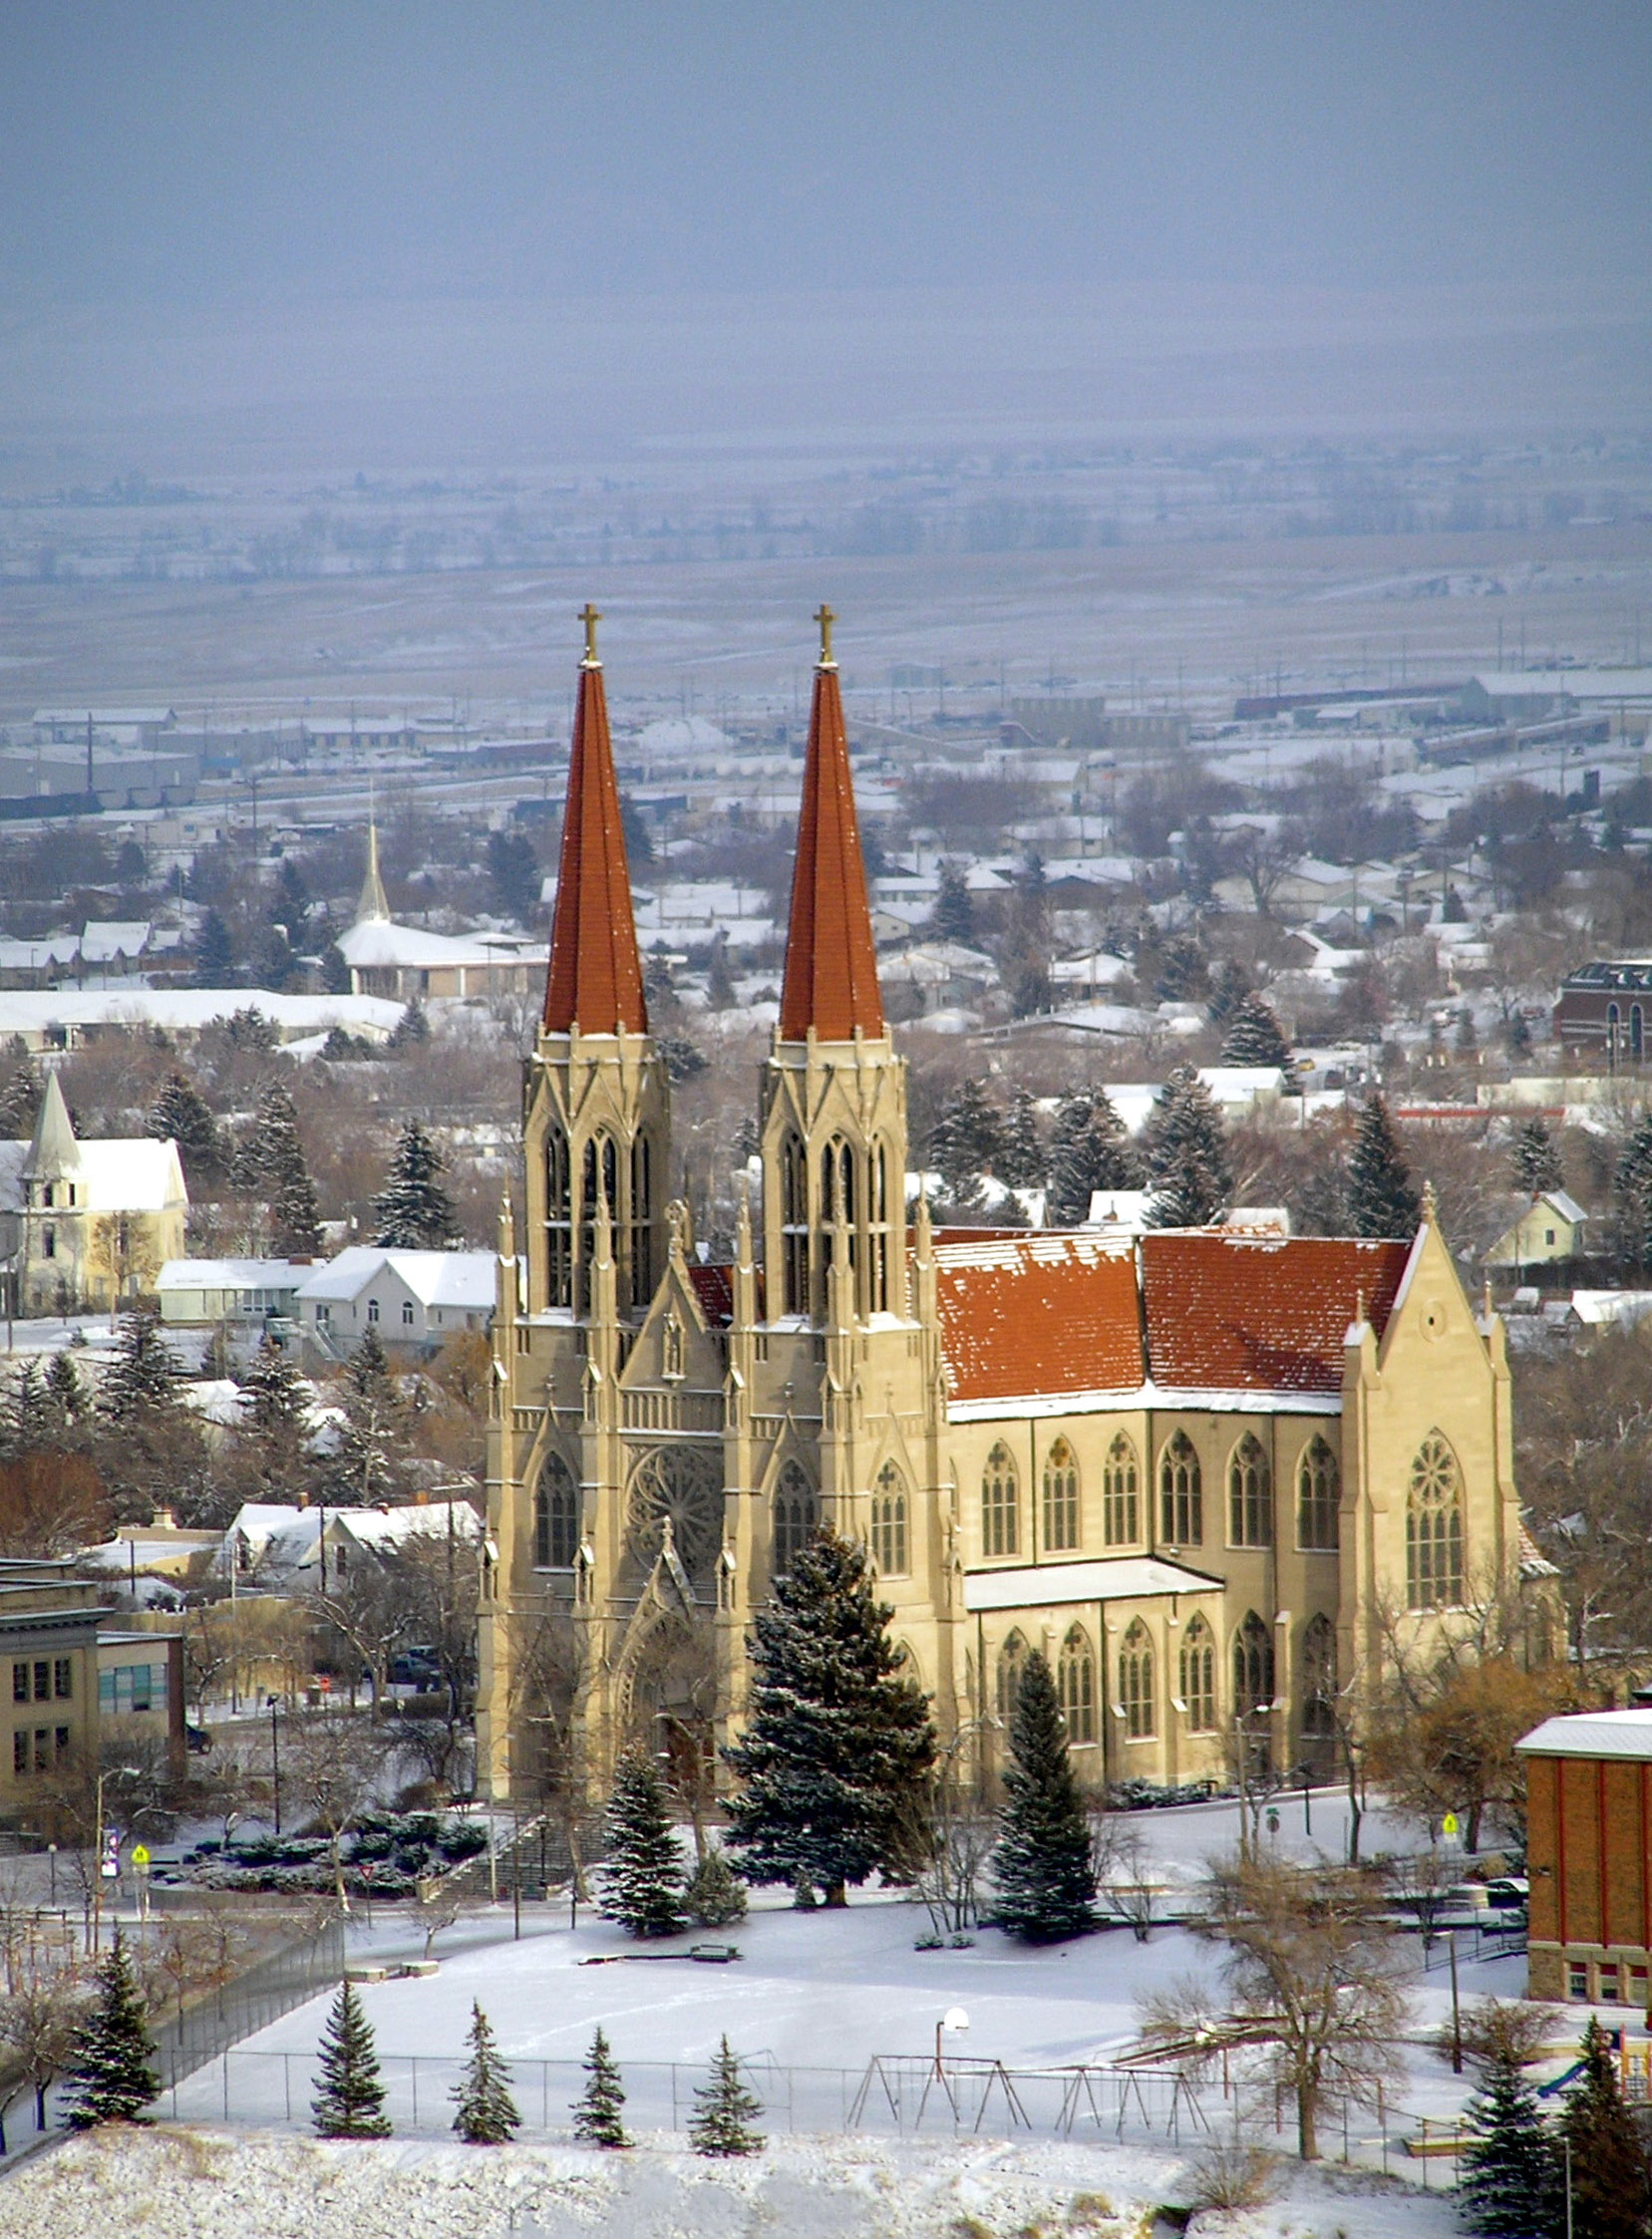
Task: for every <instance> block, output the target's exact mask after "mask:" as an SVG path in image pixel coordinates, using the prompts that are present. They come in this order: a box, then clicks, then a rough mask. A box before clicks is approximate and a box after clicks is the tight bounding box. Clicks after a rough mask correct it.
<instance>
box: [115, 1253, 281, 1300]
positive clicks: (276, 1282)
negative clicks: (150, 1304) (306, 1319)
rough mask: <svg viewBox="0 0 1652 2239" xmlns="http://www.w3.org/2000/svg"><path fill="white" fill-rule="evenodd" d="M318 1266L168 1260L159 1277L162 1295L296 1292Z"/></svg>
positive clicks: (267, 1261) (158, 1288)
mask: <svg viewBox="0 0 1652 2239" xmlns="http://www.w3.org/2000/svg"><path fill="white" fill-rule="evenodd" d="M314 1269H315V1262H314V1261H313V1260H308V1259H168V1260H166V1261H165V1263H164V1265H163V1266H162V1269H161V1272H160V1274H159V1275H158V1276H157V1277H156V1281H155V1287H156V1291H157V1293H158V1295H161V1296H165V1294H166V1293H168V1292H171V1291H218V1290H243V1291H288V1290H296V1289H297V1287H298V1285H299V1284H300V1283H301V1282H302V1281H303V1280H304V1278H305V1276H306V1275H309V1274H312V1273H313V1272H314Z"/></svg>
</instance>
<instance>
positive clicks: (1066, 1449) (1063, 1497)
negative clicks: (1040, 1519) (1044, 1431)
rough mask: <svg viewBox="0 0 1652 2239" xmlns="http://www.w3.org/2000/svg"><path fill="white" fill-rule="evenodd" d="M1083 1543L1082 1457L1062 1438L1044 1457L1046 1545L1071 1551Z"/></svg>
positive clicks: (1057, 1550) (1058, 1550)
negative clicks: (1081, 1527)
mask: <svg viewBox="0 0 1652 2239" xmlns="http://www.w3.org/2000/svg"><path fill="white" fill-rule="evenodd" d="M1078 1543H1079V1457H1078V1455H1077V1454H1076V1453H1075V1452H1074V1451H1073V1448H1072V1447H1071V1446H1070V1445H1069V1444H1068V1442H1067V1440H1066V1439H1057V1440H1056V1442H1055V1444H1054V1445H1053V1446H1052V1447H1051V1448H1050V1450H1049V1452H1048V1453H1047V1454H1046V1455H1045V1457H1044V1546H1045V1550H1046V1552H1047V1553H1049V1554H1052V1555H1063V1554H1070V1553H1071V1552H1072V1550H1073V1549H1074V1548H1075V1547H1076V1546H1077V1545H1078Z"/></svg>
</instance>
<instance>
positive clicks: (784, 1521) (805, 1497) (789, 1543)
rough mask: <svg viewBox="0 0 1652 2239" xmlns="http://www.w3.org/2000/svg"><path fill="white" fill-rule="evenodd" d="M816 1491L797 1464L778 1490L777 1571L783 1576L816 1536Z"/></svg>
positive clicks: (782, 1476)
mask: <svg viewBox="0 0 1652 2239" xmlns="http://www.w3.org/2000/svg"><path fill="white" fill-rule="evenodd" d="M816 1515H817V1511H816V1505H815V1488H814V1486H813V1485H812V1484H811V1483H810V1481H809V1479H808V1478H807V1477H806V1476H805V1475H804V1473H803V1470H802V1469H801V1468H800V1467H799V1465H798V1463H797V1462H795V1461H789V1462H788V1463H787V1464H786V1467H785V1468H784V1469H783V1470H782V1471H781V1473H780V1482H779V1484H777V1485H776V1487H775V1534H774V1571H775V1576H776V1577H777V1578H781V1577H784V1576H785V1575H786V1573H787V1572H788V1571H789V1570H790V1569H791V1568H792V1565H793V1563H794V1562H795V1561H796V1560H797V1558H798V1556H799V1555H801V1554H802V1553H803V1551H804V1549H805V1548H806V1547H807V1546H808V1545H809V1542H810V1541H811V1539H813V1538H814V1536H815V1526H816Z"/></svg>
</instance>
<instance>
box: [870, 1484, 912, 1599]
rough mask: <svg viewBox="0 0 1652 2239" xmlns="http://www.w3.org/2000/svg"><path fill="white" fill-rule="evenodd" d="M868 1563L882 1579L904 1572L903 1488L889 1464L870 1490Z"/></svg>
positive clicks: (904, 1518) (904, 1522)
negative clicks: (870, 1534)
mask: <svg viewBox="0 0 1652 2239" xmlns="http://www.w3.org/2000/svg"><path fill="white" fill-rule="evenodd" d="M872 1561H873V1562H874V1563H875V1564H876V1565H877V1567H878V1570H879V1571H880V1572H881V1573H882V1574H883V1576H884V1577H886V1578H900V1577H903V1576H904V1575H905V1571H906V1484H905V1480H904V1478H903V1477H902V1476H901V1474H900V1471H899V1470H898V1469H897V1468H896V1467H895V1465H894V1463H893V1462H892V1461H885V1462H884V1464H883V1466H882V1468H881V1469H879V1471H878V1472H877V1482H876V1484H875V1485H874V1486H873V1487H872Z"/></svg>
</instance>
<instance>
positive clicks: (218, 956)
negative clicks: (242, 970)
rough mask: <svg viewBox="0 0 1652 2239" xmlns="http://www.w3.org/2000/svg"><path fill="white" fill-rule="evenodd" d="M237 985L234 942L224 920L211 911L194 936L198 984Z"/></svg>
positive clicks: (211, 985) (196, 982)
mask: <svg viewBox="0 0 1652 2239" xmlns="http://www.w3.org/2000/svg"><path fill="white" fill-rule="evenodd" d="M234 983H235V943H234V941H233V940H232V939H231V938H230V933H229V927H228V926H227V925H226V924H225V923H224V921H223V919H222V917H221V916H220V915H219V914H218V912H217V911H216V910H215V909H209V910H208V911H207V912H206V914H205V916H204V917H203V918H202V919H201V921H200V929H199V931H198V932H197V933H196V935H195V985H196V987H232V986H233V985H234Z"/></svg>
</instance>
